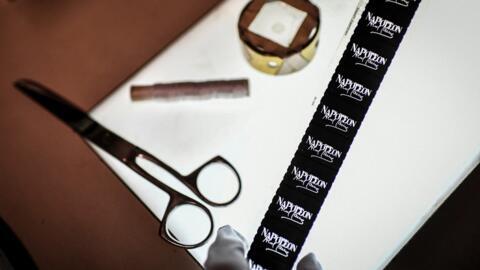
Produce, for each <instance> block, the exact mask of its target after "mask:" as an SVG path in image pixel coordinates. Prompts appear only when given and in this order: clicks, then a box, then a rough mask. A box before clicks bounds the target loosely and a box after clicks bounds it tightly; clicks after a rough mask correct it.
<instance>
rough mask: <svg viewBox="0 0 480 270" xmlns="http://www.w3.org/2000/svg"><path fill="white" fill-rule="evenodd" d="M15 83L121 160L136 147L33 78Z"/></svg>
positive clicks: (80, 133)
mask: <svg viewBox="0 0 480 270" xmlns="http://www.w3.org/2000/svg"><path fill="white" fill-rule="evenodd" d="M14 85H15V87H16V88H17V89H19V90H20V91H22V93H24V94H25V95H27V96H28V97H30V98H32V99H33V100H34V101H36V102H37V103H38V104H40V105H42V106H43V107H44V108H45V109H47V110H48V111H49V112H51V113H52V114H53V115H55V116H56V117H57V118H59V119H60V120H62V121H63V122H64V123H66V124H67V125H68V126H70V127H71V128H72V129H73V130H75V132H77V133H78V134H79V135H80V136H81V137H83V138H85V139H87V140H89V141H91V142H92V143H94V144H95V145H97V146H98V147H100V148H102V149H103V150H105V151H106V152H108V153H109V154H110V155H112V156H114V157H116V158H117V159H119V160H120V161H124V158H125V157H126V156H127V155H128V154H129V153H130V151H131V150H132V149H134V148H136V147H135V146H134V145H133V144H131V143H129V142H128V141H126V140H125V139H123V138H121V137H120V136H118V135H116V134H115V133H113V132H111V131H110V130H108V129H107V128H105V127H103V126H102V125H100V124H99V123H97V122H96V121H95V120H93V119H92V118H90V116H88V114H87V113H86V112H84V111H82V110H81V109H79V108H78V107H77V106H75V105H73V104H72V103H71V102H69V101H68V100H66V99H64V98H62V97H60V96H59V95H57V94H55V93H54V92H53V91H52V90H50V89H48V88H47V87H45V86H43V85H41V84H39V83H37V82H35V81H32V80H18V81H16V82H15V84H14Z"/></svg>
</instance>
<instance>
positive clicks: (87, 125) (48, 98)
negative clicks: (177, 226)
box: [14, 79, 241, 248]
mask: <svg viewBox="0 0 480 270" xmlns="http://www.w3.org/2000/svg"><path fill="white" fill-rule="evenodd" d="M14 85H15V87H16V88H17V89H18V90H20V91H21V92H22V93H24V94H25V95H27V96H28V97H30V98H31V99H33V100H34V101H36V102H37V103H39V104H40V105H42V106H43V107H44V108H45V109H47V110H48V111H50V112H51V113H52V114H54V115H55V116H56V117H58V118H59V119H60V120H62V121H63V122H64V123H66V124H67V125H68V126H70V127H71V128H72V129H73V130H74V131H75V132H76V133H77V134H79V135H80V136H81V137H83V138H85V139H87V140H88V141H90V142H92V143H93V144H95V145H96V146H98V147H100V148H101V149H103V150H105V151H106V152H107V153H109V154H110V155H112V156H113V157H115V158H116V159H118V160H119V161H121V162H122V163H123V164H124V165H126V166H127V167H129V168H130V169H132V170H133V171H135V172H136V173H137V174H139V175H140V176H142V177H143V178H144V179H145V180H147V181H148V182H150V183H151V184H153V185H155V186H156V187H157V188H159V189H161V190H163V191H164V192H166V193H167V194H168V195H169V201H168V204H167V208H166V210H165V214H164V215H163V218H162V221H160V220H159V221H160V223H161V226H160V232H159V233H160V236H161V237H162V238H163V239H165V240H166V241H167V242H169V243H171V244H173V245H175V246H178V247H182V248H195V247H199V246H201V245H203V244H204V243H205V242H206V241H207V240H208V239H209V238H210V236H211V235H212V232H213V227H214V226H213V217H212V214H211V212H210V210H209V209H208V208H207V207H205V206H204V205H203V204H201V203H200V202H198V201H197V200H195V199H192V198H190V197H188V196H186V195H184V194H182V193H180V192H178V191H176V190H175V189H173V188H171V187H169V186H168V185H167V184H165V183H164V182H162V181H160V180H159V179H157V178H156V177H154V176H153V175H151V174H150V173H148V172H147V170H145V169H144V168H143V167H142V166H141V165H140V164H139V159H145V160H147V161H149V162H151V163H153V164H155V165H157V166H159V167H161V168H163V169H164V170H165V171H167V172H168V173H170V174H171V175H172V176H174V177H175V178H176V179H177V180H178V181H180V182H181V183H182V184H183V185H185V186H186V187H187V188H188V189H190V190H191V191H192V192H193V193H194V194H195V195H196V196H197V197H198V198H200V199H201V200H202V201H203V202H205V203H206V204H208V205H210V206H215V207H218V206H226V205H229V204H231V203H232V202H234V201H235V200H236V199H237V198H238V196H239V195H240V190H241V180H240V176H239V174H238V172H237V170H236V169H235V168H234V167H233V166H232V165H231V164H230V163H229V162H228V161H227V160H226V159H224V158H223V157H221V156H216V157H214V158H212V159H210V160H209V161H207V162H205V163H204V164H203V165H201V166H200V167H199V168H197V169H196V170H194V171H193V172H192V173H190V174H188V175H182V174H180V173H179V172H177V171H176V170H175V169H173V168H172V167H170V166H168V165H167V164H165V163H164V162H162V161H160V160H159V159H158V158H156V157H154V156H153V155H151V154H149V153H148V152H147V151H145V150H143V149H141V148H139V147H137V146H135V145H133V144H132V143H130V142H128V141H126V140H125V139H123V138H121V137H120V136H118V135H116V134H115V133H113V132H112V131H110V130H108V129H107V128H105V127H103V126H102V125H101V124H99V123H98V122H96V121H95V120H93V119H92V118H90V117H89V116H88V114H87V113H86V112H84V111H82V110H81V109H79V108H78V107H77V106H75V105H73V104H72V103H70V102H69V101H67V100H66V99H64V98H62V97H60V96H59V95H57V94H55V93H54V92H53V91H52V90H50V89H48V88H47V87H45V86H43V85H41V84H39V83H37V82H35V81H32V80H28V79H22V80H18V81H16V82H15V84H14ZM214 165H222V166H221V167H220V168H224V169H227V170H231V173H230V174H228V175H230V179H227V180H228V181H227V182H229V183H231V182H232V181H233V183H234V184H235V185H236V186H238V188H237V189H236V191H235V193H234V195H233V197H230V198H227V199H226V200H225V201H218V200H214V199H212V198H211V196H210V198H209V197H208V196H207V194H205V191H204V192H202V191H201V190H202V189H201V188H200V189H199V178H200V176H201V175H202V172H204V171H205V170H206V169H208V168H210V169H213V168H219V167H218V166H214ZM207 175H208V174H207ZM221 180H224V179H223V178H222V179H221ZM222 183H223V181H222ZM220 188H221V187H220ZM191 207H193V208H194V209H195V210H197V214H198V212H200V213H201V214H202V215H204V217H205V216H206V220H208V222H209V226H210V227H209V229H208V230H204V231H205V232H204V233H203V234H202V235H200V236H198V235H196V236H195V239H194V240H192V239H181V238H180V237H178V235H177V236H175V235H174V234H173V233H172V231H171V230H170V229H169V228H168V227H167V224H169V222H168V221H169V217H171V216H172V213H176V212H182V211H181V210H182V209H183V208H186V209H188V208H191ZM198 210H199V211H198ZM184 212H185V211H184ZM186 213H187V215H188V213H192V212H186ZM180 217H182V216H180ZM188 219H189V220H186V221H184V220H182V222H181V223H182V224H181V227H182V228H184V227H185V226H192V228H190V229H191V230H193V231H192V233H193V234H198V227H199V224H198V223H197V222H195V220H190V217H189V218H188ZM186 238H188V237H186ZM190 238H192V237H190Z"/></svg>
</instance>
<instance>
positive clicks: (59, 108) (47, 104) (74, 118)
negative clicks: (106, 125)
mask: <svg viewBox="0 0 480 270" xmlns="http://www.w3.org/2000/svg"><path fill="white" fill-rule="evenodd" d="M14 85H15V87H16V88H17V89H18V90H20V91H21V92H22V93H24V94H25V95H27V96H28V97H30V98H31V99H33V100H34V101H36V102H37V103H38V104H40V105H42V106H43V107H44V108H45V109H47V110H48V111H49V112H51V113H52V114H53V115H55V116H56V117H58V118H59V119H60V120H62V121H63V122H64V123H66V124H67V125H68V126H70V127H71V128H73V130H75V131H76V132H77V133H79V134H80V135H82V133H83V132H84V131H85V129H86V128H88V127H89V126H90V125H91V124H93V123H95V121H94V120H92V119H91V118H90V117H89V116H88V115H87V114H86V113H85V112H84V111H82V110H81V109H79V108H78V107H77V106H75V105H73V104H72V103H70V102H69V101H67V100H66V99H64V98H62V97H60V96H59V95H57V94H55V93H54V92H53V91H52V90H50V89H48V88H47V87H45V86H43V85H41V84H39V83H37V82H35V81H32V80H28V79H22V80H17V81H16V82H15V83H14Z"/></svg>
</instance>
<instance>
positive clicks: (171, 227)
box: [164, 204, 213, 246]
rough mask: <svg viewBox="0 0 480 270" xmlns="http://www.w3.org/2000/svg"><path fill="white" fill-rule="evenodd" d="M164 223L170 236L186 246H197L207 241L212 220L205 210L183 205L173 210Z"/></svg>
mask: <svg viewBox="0 0 480 270" xmlns="http://www.w3.org/2000/svg"><path fill="white" fill-rule="evenodd" d="M166 218H167V219H166V220H165V221H164V222H166V223H165V228H166V230H167V233H168V234H169V236H170V237H171V238H172V239H174V240H175V241H176V242H178V243H179V244H181V245H184V246H192V245H197V244H199V243H201V242H203V241H204V240H205V239H207V238H208V237H209V235H210V231H211V229H212V226H213V224H212V220H211V219H210V216H209V215H208V213H207V212H205V210H204V209H203V208H200V207H198V206H195V205H191V204H182V205H179V206H177V207H175V208H173V209H172V211H171V212H170V213H169V215H168V216H167V217H166Z"/></svg>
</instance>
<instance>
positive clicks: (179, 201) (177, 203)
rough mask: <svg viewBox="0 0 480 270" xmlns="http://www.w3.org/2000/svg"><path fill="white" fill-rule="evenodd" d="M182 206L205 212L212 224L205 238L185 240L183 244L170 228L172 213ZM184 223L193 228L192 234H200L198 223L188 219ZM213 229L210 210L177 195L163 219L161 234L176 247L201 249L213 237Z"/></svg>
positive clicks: (170, 202)
mask: <svg viewBox="0 0 480 270" xmlns="http://www.w3.org/2000/svg"><path fill="white" fill-rule="evenodd" d="M182 206H193V207H196V208H197V209H199V210H201V211H203V213H204V214H205V215H206V216H207V217H208V219H209V222H210V224H209V226H210V228H209V229H208V231H207V233H206V234H205V235H203V236H202V235H200V236H201V237H200V238H199V239H198V240H193V242H192V241H189V240H185V241H183V242H182V240H181V239H179V237H176V236H175V235H174V233H173V232H172V231H171V230H170V229H169V228H168V223H169V218H170V217H171V216H172V213H175V210H177V209H179V208H181V207H182ZM186 214H187V213H186ZM182 223H183V224H187V225H189V226H191V233H195V234H197V235H198V233H199V232H198V230H197V227H198V225H199V224H198V223H196V222H195V221H194V220H191V219H189V218H188V217H187V218H185V220H184V221H182ZM213 228H214V223H213V217H212V213H211V212H210V210H208V209H207V208H206V207H205V206H204V205H203V204H201V203H199V202H197V201H195V200H193V199H191V198H189V197H187V196H185V195H183V194H180V193H176V194H174V195H173V196H171V197H170V201H169V203H168V206H167V209H166V211H165V214H164V216H163V218H162V223H161V226H160V232H159V233H160V236H161V237H162V238H163V239H165V240H166V241H168V242H169V243H171V244H172V245H175V246H178V247H181V248H186V249H191V248H196V247H200V246H202V245H203V244H205V242H206V241H208V239H209V238H210V237H211V236H212V233H213ZM181 233H183V234H188V232H181ZM184 237H185V236H184Z"/></svg>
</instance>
